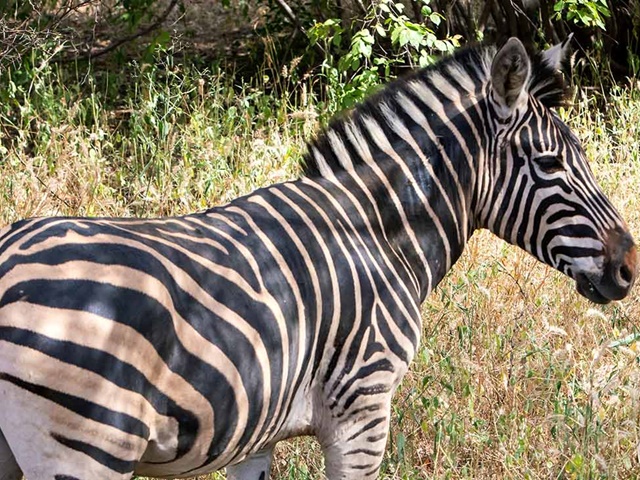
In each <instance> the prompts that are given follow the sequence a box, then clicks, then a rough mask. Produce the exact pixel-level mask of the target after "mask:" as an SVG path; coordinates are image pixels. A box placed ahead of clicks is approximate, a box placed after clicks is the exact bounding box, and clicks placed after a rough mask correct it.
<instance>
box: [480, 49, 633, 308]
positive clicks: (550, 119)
mask: <svg viewBox="0 0 640 480" xmlns="http://www.w3.org/2000/svg"><path fill="white" fill-rule="evenodd" d="M567 43H568V40H567V41H565V42H563V43H562V44H560V45H557V46H555V47H552V48H551V49H549V50H547V51H545V52H543V53H542V54H541V55H539V56H538V57H536V58H533V60H532V59H531V58H530V57H529V55H528V54H527V52H526V51H525V49H524V47H523V45H522V43H521V42H520V41H519V40H517V39H515V38H511V39H510V40H509V41H508V42H507V43H506V44H505V45H504V47H502V48H501V49H500V50H499V51H498V52H497V53H496V54H495V56H494V57H493V58H492V59H489V61H488V63H487V67H488V66H489V63H490V74H489V77H490V81H489V82H488V84H487V97H486V98H487V111H489V112H491V113H490V117H491V118H494V119H495V122H494V124H493V128H494V131H493V132H492V138H493V139H494V141H492V142H490V144H489V146H488V151H487V156H486V159H487V161H486V162H484V170H485V171H484V172H479V173H480V175H479V181H480V182H485V183H484V185H481V188H479V191H484V192H485V194H486V196H485V198H484V199H483V202H482V205H481V213H480V224H481V226H483V227H487V228H489V229H490V230H491V231H492V232H494V233H495V234H497V235H498V236H500V237H501V238H503V239H505V240H506V241H508V242H510V243H513V244H516V245H518V246H520V247H522V248H524V249H525V250H526V251H528V252H530V253H531V254H532V255H534V256H535V257H536V258H538V259H539V260H541V261H543V262H544V263H546V264H548V265H550V266H552V267H554V268H556V269H558V270H560V271H561V272H563V273H565V274H566V275H568V276H569V277H571V278H573V279H574V280H575V281H576V284H577V290H578V292H579V293H580V294H582V295H583V296H585V297H587V298H588V299H589V300H591V301H593V302H596V303H608V302H610V301H611V300H619V299H622V298H624V297H625V296H626V295H627V294H628V293H629V290H630V289H631V287H632V285H633V282H634V280H635V276H636V261H637V260H636V248H635V245H634V242H633V239H632V237H631V235H630V234H629V231H628V228H627V226H626V224H625V222H624V220H623V219H622V218H621V216H620V214H619V213H618V212H617V211H616V209H615V208H614V207H613V206H612V205H611V203H610V202H609V200H608V199H607V197H606V196H605V195H604V194H603V192H602V191H601V190H600V188H599V187H598V185H597V183H596V181H595V179H594V176H593V174H592V172H591V169H590V168H589V165H588V162H587V158H586V155H585V151H584V149H583V148H582V146H581V144H580V141H579V140H578V138H577V137H576V135H575V134H574V133H573V132H572V131H571V130H570V129H569V127H568V126H567V125H566V124H565V123H564V122H563V121H562V120H561V119H560V117H559V116H558V115H557V114H556V113H555V112H554V110H553V108H554V107H557V106H559V105H561V103H562V102H563V100H564V97H565V94H564V92H565V86H564V83H563V78H562V75H561V74H560V73H559V65H560V62H561V61H562V59H563V58H564V56H565V51H566V46H567Z"/></svg>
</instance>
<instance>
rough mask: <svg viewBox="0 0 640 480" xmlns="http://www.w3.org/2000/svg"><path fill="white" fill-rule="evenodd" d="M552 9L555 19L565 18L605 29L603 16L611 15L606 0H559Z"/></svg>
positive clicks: (586, 25) (587, 25) (576, 22)
mask: <svg viewBox="0 0 640 480" xmlns="http://www.w3.org/2000/svg"><path fill="white" fill-rule="evenodd" d="M553 10H554V12H555V17H556V18H557V19H560V18H566V19H567V20H568V21H570V22H573V23H575V24H577V25H582V26H584V27H598V28H600V29H601V30H606V26H605V18H609V17H610V16H611V11H610V10H609V6H608V5H607V0H559V1H557V2H556V3H555V5H554V6H553Z"/></svg>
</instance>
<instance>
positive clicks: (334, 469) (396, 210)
mask: <svg viewBox="0 0 640 480" xmlns="http://www.w3.org/2000/svg"><path fill="white" fill-rule="evenodd" d="M567 44H568V41H565V42H563V43H561V44H559V45H556V46H554V47H551V48H550V49H548V50H546V51H544V52H542V53H537V54H529V53H527V51H526V50H525V48H524V47H523V45H522V43H521V42H520V41H519V40H518V39H516V38H511V39H509V40H508V41H507V42H506V43H505V44H504V45H503V46H502V47H501V48H500V49H498V48H496V47H493V46H486V45H485V46H472V47H468V48H466V49H460V50H459V51H457V52H455V53H454V54H452V55H451V56H449V57H446V58H444V59H442V60H441V61H439V62H438V63H436V64H435V65H433V66H430V67H427V68H426V69H423V70H419V71H416V72H414V73H412V74H409V75H408V76H407V77H405V78H402V79H399V80H396V81H394V82H392V83H390V84H388V85H387V86H386V87H385V88H383V89H382V90H381V91H379V92H378V93H376V94H374V95H373V96H371V97H370V98H368V99H367V100H366V101H365V102H364V103H362V104H360V105H358V106H357V107H355V108H354V109H353V110H352V111H350V112H348V113H346V114H344V115H343V116H341V117H338V118H337V119H334V120H333V121H332V122H330V123H329V125H328V126H327V127H326V128H324V130H322V131H321V133H319V134H318V135H317V136H316V138H315V139H313V140H311V141H310V142H309V146H308V153H307V154H306V156H305V157H304V164H305V166H304V173H303V175H302V176H301V178H299V179H297V180H294V181H290V182H285V183H281V184H277V185H273V186H269V187H265V188H263V189H259V190H256V191H255V192H253V193H251V194H249V195H247V196H244V197H241V198H238V199H236V200H233V201H232V202H230V203H229V204H227V205H224V206H219V207H215V208H211V209H209V210H207V211H205V212H201V213H196V214H190V215H186V216H181V217H171V218H159V219H131V218H130V219H124V218H94V219H90V218H68V217H56V218H36V219H30V220H24V221H19V222H17V223H14V224H13V225H10V226H8V227H6V228H5V229H4V230H3V231H2V232H0V405H2V407H1V408H0V432H1V433H0V468H1V470H0V480H15V479H18V478H21V476H22V475H23V474H24V475H25V476H26V478H27V479H28V480H45V479H46V480H52V479H53V480H89V479H96V478H99V479H102V480H120V479H129V478H131V476H132V475H133V474H134V473H135V474H137V475H144V476H162V477H167V478H175V477H184V476H196V475H200V474H205V473H208V472H212V471H215V470H218V469H221V468H223V467H227V473H228V476H229V478H231V479H235V480H237V479H242V480H245V479H246V480H266V479H268V478H269V471H270V467H271V462H272V451H273V448H274V445H275V444H276V443H277V442H278V441H280V440H283V439H287V438H291V437H295V436H300V435H315V436H316V437H317V439H318V441H319V443H320V445H321V446H322V449H323V452H324V458H325V469H326V476H327V478H329V479H331V480H335V479H372V478H377V477H378V474H379V471H380V468H381V463H382V460H383V456H384V452H385V446H386V441H387V435H388V431H389V422H390V407H391V399H392V396H393V394H394V391H395V389H396V387H397V386H398V384H399V382H400V380H401V379H402V377H403V375H404V374H405V373H406V372H407V369H408V367H409V364H410V362H411V360H412V358H413V357H414V355H415V354H416V350H417V348H418V344H419V340H420V336H421V314H420V305H421V303H422V302H423V301H424V300H425V298H426V297H427V295H428V294H429V293H430V292H431V291H432V290H433V289H434V287H435V286H436V285H437V284H438V283H439V282H440V281H441V280H442V278H443V277H444V275H445V274H446V273H447V271H449V269H450V268H451V267H452V265H453V264H454V263H455V262H456V260H457V259H458V258H459V257H460V255H461V254H462V252H463V249H464V247H465V244H466V243H467V241H468V239H469V238H470V236H471V235H472V233H473V232H474V231H475V230H478V229H482V228H484V229H488V230H490V231H492V232H493V233H495V234H496V235H497V236H499V237H501V238H503V239H505V240H506V241H508V242H510V243H512V244H515V245H518V246H520V247H521V248H523V249H524V250H526V251H527V252H529V253H531V254H532V255H533V256H534V257H536V258H538V259H539V260H541V261H542V262H544V263H546V264H548V265H550V266H551V267H554V268H556V269H558V270H559V271H561V272H562V273H564V274H566V275H567V276H568V277H570V278H572V279H573V280H574V281H575V282H576V286H577V291H578V292H579V293H580V294H582V295H583V296H585V297H586V298H588V299H590V300H592V301H593V302H596V303H607V302H610V301H612V300H619V299H622V298H624V297H625V296H626V295H627V294H628V293H629V291H630V289H631V287H632V285H633V283H634V279H635V275H636V248H635V246H634V242H633V239H632V237H631V235H630V234H629V231H628V228H627V226H626V224H625V222H624V220H623V219H622V218H621V216H620V215H619V214H618V213H617V211H616V210H615V209H614V207H613V206H612V205H611V203H610V202H609V200H608V199H607V198H606V197H605V196H604V194H603V193H602V191H601V190H600V189H599V187H598V186H597V184H596V182H595V179H594V176H593V174H592V173H591V170H590V169H589V166H588V164H587V160H586V157H585V152H584V150H583V149H582V147H581V145H580V142H579V140H578V139H577V137H576V136H575V135H574V133H572V131H571V130H570V129H569V128H568V127H567V125H566V124H565V123H563V122H562V121H561V119H560V118H559V116H558V115H557V113H556V112H555V109H556V108H557V107H558V106H560V105H562V104H563V103H564V102H565V101H566V100H565V98H566V90H567V87H566V83H565V80H564V78H563V76H562V74H561V73H560V69H559V67H560V65H561V63H562V62H563V60H564V58H565V57H566V52H567V48H568V47H567Z"/></svg>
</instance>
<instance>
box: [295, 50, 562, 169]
mask: <svg viewBox="0 0 640 480" xmlns="http://www.w3.org/2000/svg"><path fill="white" fill-rule="evenodd" d="M495 52H496V48H495V46H488V45H475V46H471V47H466V48H462V49H459V50H457V51H455V52H454V53H453V54H452V55H450V56H447V57H444V58H443V59H442V60H440V61H438V62H436V63H435V64H433V65H431V66H428V67H426V68H423V69H420V70H416V71H414V72H412V73H410V74H408V75H406V76H404V77H401V78H399V79H397V80H394V81H392V82H390V83H388V84H387V85H386V86H384V87H383V88H382V89H381V90H379V91H378V92H376V93H374V94H373V95H370V96H369V97H368V98H367V99H366V100H365V101H364V102H363V103H360V104H358V105H356V106H355V107H354V108H352V109H350V110H347V111H346V112H343V113H341V114H338V115H337V116H336V117H334V118H333V119H332V120H330V122H329V124H328V125H327V126H326V127H325V128H323V129H321V130H320V131H319V133H318V134H317V135H316V137H315V138H314V139H312V140H311V141H310V142H308V144H307V153H306V154H305V155H304V158H303V169H302V175H303V176H306V177H319V176H326V174H327V172H326V167H327V166H328V167H329V169H330V170H331V171H332V172H338V171H341V170H345V166H344V165H343V164H342V163H341V162H340V161H339V159H338V158H337V155H336V152H335V151H334V150H333V148H332V144H331V143H332V142H331V140H332V138H335V137H336V136H338V137H340V138H344V137H345V130H346V129H347V128H348V127H349V124H357V123H360V122H361V121H362V120H363V119H366V118H373V119H375V120H377V121H378V122H379V123H380V125H381V126H383V127H384V124H385V121H384V115H383V109H384V108H385V107H387V106H388V105H387V104H388V103H392V101H393V99H394V98H395V97H396V96H397V94H398V93H403V92H408V91H409V90H410V86H411V85H410V84H411V83H415V82H416V81H422V82H424V83H425V84H428V83H429V81H430V79H433V78H434V77H437V76H441V77H442V76H444V77H446V78H448V81H449V82H450V83H451V84H452V85H456V88H459V89H460V90H461V93H464V94H468V95H474V96H475V95H477V94H478V93H479V92H480V91H482V89H483V88H484V85H486V83H487V82H488V81H489V78H490V70H491V62H492V60H493V57H494V55H495ZM530 58H531V76H530V78H529V84H528V91H529V93H530V94H531V95H532V96H534V97H535V98H537V100H538V101H539V102H540V103H542V104H543V105H545V106H546V107H547V108H556V107H559V106H562V105H565V104H566V99H567V98H568V93H569V89H568V87H567V85H566V83H565V80H564V76H563V75H562V74H561V73H560V72H559V71H557V70H556V69H555V68H554V67H552V66H551V65H549V64H548V63H547V62H545V60H544V59H543V56H542V54H540V53H538V54H533V55H530ZM344 143H345V144H346V145H348V142H344ZM318 156H320V157H321V158H322V160H323V162H322V163H323V165H322V166H321V165H319V162H318V159H317V157H318ZM349 157H350V158H349V162H351V163H352V164H353V166H354V167H355V166H357V165H358V164H359V163H362V161H363V160H362V158H360V156H358V155H349ZM322 167H324V169H322ZM322 170H325V171H322Z"/></svg>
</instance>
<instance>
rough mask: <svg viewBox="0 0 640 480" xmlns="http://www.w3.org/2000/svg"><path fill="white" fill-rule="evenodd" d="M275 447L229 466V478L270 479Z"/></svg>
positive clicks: (245, 479) (236, 479) (233, 479)
mask: <svg viewBox="0 0 640 480" xmlns="http://www.w3.org/2000/svg"><path fill="white" fill-rule="evenodd" d="M272 459H273V448H268V449H265V450H262V451H260V452H257V453H254V454H253V455H250V456H248V457H247V458H245V459H244V460H243V461H241V462H240V463H236V464H235V465H231V466H230V467H227V479H228V480H268V478H269V471H270V470H271V460H272Z"/></svg>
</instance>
